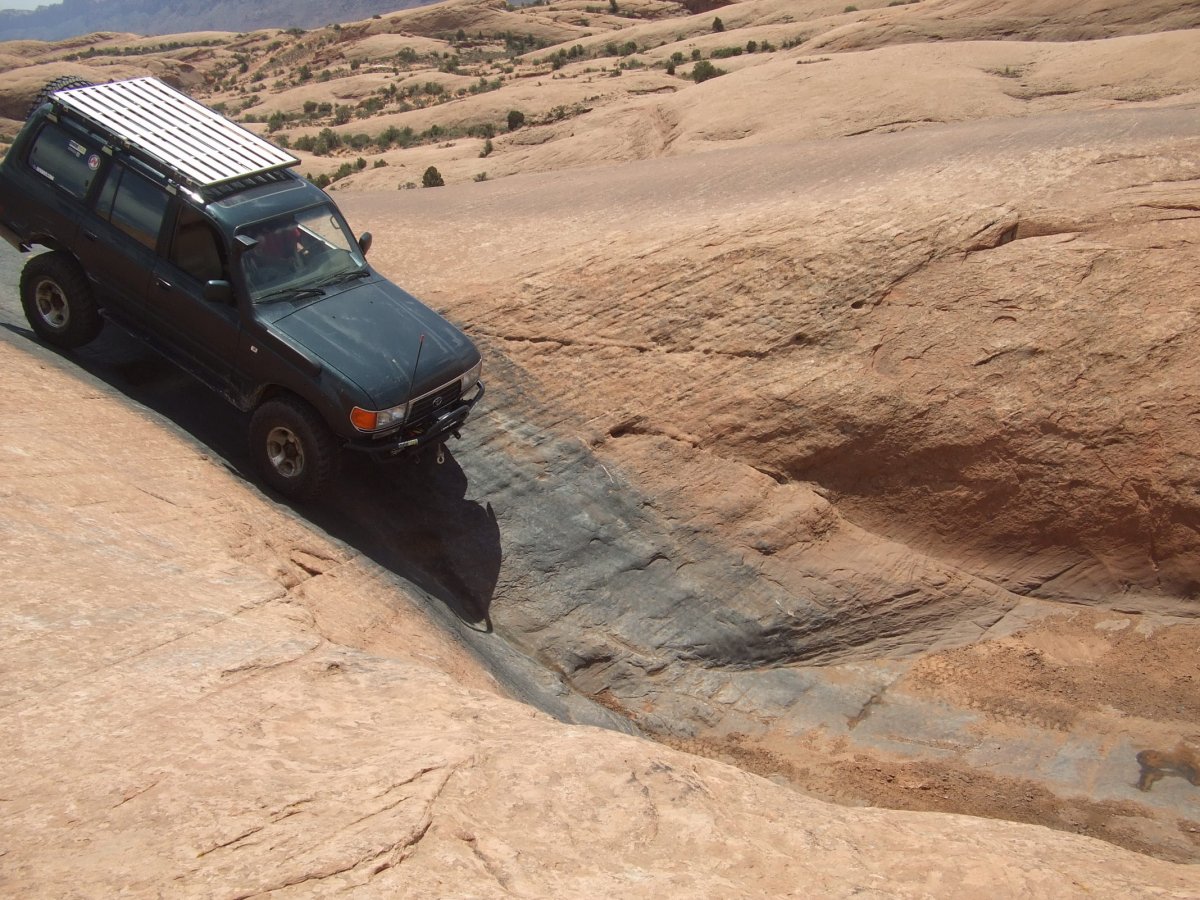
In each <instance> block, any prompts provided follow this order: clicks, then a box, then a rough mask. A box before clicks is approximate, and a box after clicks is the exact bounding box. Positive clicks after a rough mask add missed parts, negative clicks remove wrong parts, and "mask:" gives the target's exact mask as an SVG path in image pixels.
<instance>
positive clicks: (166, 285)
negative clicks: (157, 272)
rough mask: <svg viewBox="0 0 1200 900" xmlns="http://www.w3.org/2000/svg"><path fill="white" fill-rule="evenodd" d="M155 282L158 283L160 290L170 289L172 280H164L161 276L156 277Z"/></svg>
mask: <svg viewBox="0 0 1200 900" xmlns="http://www.w3.org/2000/svg"><path fill="white" fill-rule="evenodd" d="M154 283H155V284H156V285H158V287H159V289H160V290H164V291H169V290H170V289H171V282H169V281H164V280H163V279H161V278H155V279H154Z"/></svg>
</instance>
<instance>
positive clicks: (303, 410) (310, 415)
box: [250, 397, 338, 500]
mask: <svg viewBox="0 0 1200 900" xmlns="http://www.w3.org/2000/svg"><path fill="white" fill-rule="evenodd" d="M250 453H251V455H252V457H253V459H254V464H255V466H256V467H257V468H258V471H259V473H260V474H261V475H262V478H263V481H265V482H266V483H267V484H268V485H270V486H271V487H273V488H274V489H275V490H277V491H279V493H281V494H283V495H284V496H285V497H290V498H292V499H293V500H309V499H311V498H313V497H316V496H317V495H318V494H320V493H321V492H322V491H323V490H325V488H326V487H328V486H329V483H330V482H331V481H332V480H333V478H334V476H335V475H336V474H337V462H338V445H337V441H336V439H335V438H334V436H333V432H331V431H330V430H329V426H328V425H326V424H325V420H324V419H322V418H321V416H320V414H319V413H318V412H317V411H316V410H315V409H313V408H312V407H311V406H309V405H308V404H307V403H305V402H304V401H303V400H300V399H299V398H296V397H276V398H275V399H273V400H268V401H267V402H266V403H264V404H262V406H260V407H259V408H258V409H256V410H255V411H254V415H253V416H251V418H250Z"/></svg>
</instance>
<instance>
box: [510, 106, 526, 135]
mask: <svg viewBox="0 0 1200 900" xmlns="http://www.w3.org/2000/svg"><path fill="white" fill-rule="evenodd" d="M524 124H525V113H523V112H521V111H520V110H519V109H510V110H509V111H508V130H509V131H516V130H517V129H518V128H520V127H521V126H522V125H524Z"/></svg>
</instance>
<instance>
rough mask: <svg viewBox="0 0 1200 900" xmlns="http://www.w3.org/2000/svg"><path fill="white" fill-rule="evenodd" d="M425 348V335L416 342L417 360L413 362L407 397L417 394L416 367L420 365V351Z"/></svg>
mask: <svg viewBox="0 0 1200 900" xmlns="http://www.w3.org/2000/svg"><path fill="white" fill-rule="evenodd" d="M424 347H425V335H424V334H422V335H421V339H420V340H418V341H417V358H416V359H414V360H413V371H412V380H411V381H410V382H409V385H408V390H409V395H408V396H409V397H410V398H411V397H412V395H413V394H415V393H416V392H417V366H419V365H420V364H421V350H423V349H424Z"/></svg>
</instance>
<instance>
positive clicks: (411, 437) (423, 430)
mask: <svg viewBox="0 0 1200 900" xmlns="http://www.w3.org/2000/svg"><path fill="white" fill-rule="evenodd" d="M476 385H477V386H478V390H477V391H476V392H475V396H474V397H472V398H471V399H470V400H463V401H461V402H459V403H457V404H455V405H454V406H452V407H451V408H450V409H448V410H446V411H445V412H443V413H441V414H439V415H438V416H437V417H436V418H434V419H432V420H431V421H429V422H427V423H425V424H423V425H421V426H418V428H417V429H411V428H405V429H402V430H401V431H400V432H399V433H398V434H397V435H395V436H393V437H390V438H385V439H383V440H375V441H373V440H370V439H365V438H360V439H356V440H353V441H350V443H348V444H347V445H346V446H347V447H348V448H349V449H351V450H357V451H358V452H360V453H366V454H367V455H368V456H371V457H373V458H375V459H378V460H381V461H382V460H389V459H400V458H402V457H405V456H410V455H412V454H413V453H417V452H419V451H420V450H421V449H422V448H423V447H428V446H429V445H430V444H442V443H445V442H446V440H447V438H450V437H459V433H458V429H460V428H462V426H463V423H465V422H466V421H467V416H469V415H470V414H471V410H472V409H474V408H475V404H476V403H478V402H479V401H480V400H482V399H483V393H484V387H483V382H482V381H479V382H476Z"/></svg>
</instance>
